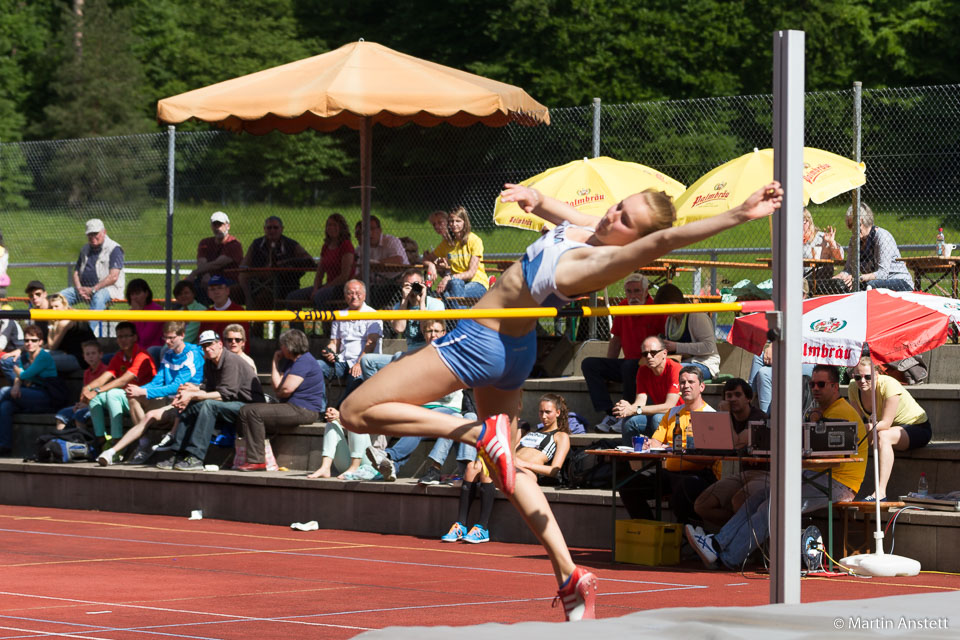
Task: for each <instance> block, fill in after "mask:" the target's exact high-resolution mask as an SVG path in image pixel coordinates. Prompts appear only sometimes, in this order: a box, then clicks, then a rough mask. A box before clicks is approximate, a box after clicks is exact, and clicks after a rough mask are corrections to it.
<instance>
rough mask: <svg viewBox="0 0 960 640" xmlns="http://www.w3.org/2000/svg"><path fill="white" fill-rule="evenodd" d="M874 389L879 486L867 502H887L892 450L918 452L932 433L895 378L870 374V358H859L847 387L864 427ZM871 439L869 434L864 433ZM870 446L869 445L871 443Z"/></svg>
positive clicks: (923, 412) (925, 418) (909, 396)
mask: <svg viewBox="0 0 960 640" xmlns="http://www.w3.org/2000/svg"><path fill="white" fill-rule="evenodd" d="M874 383H875V384H876V388H877V412H876V413H877V426H876V431H877V433H878V434H879V435H880V440H879V442H878V443H877V446H878V449H879V452H880V458H879V460H878V464H879V475H880V482H879V485H878V486H877V487H876V490H875V491H874V493H873V495H872V496H870V497H868V498H867V500H876V499H879V500H880V501H881V502H882V501H884V500H886V499H887V497H886V496H887V482H888V481H889V480H890V473H891V472H892V471H893V459H894V453H893V452H894V450H896V451H906V450H908V449H919V448H920V447H923V446H926V444H927V443H928V442H930V438H931V437H932V435H933V429H932V428H931V426H930V420H928V419H927V412H926V411H924V410H923V407H921V406H920V405H919V404H917V401H916V400H914V399H913V396H911V395H910V393H909V392H908V391H907V390H906V389H904V388H903V385H901V384H900V383H899V382H897V380H896V379H895V378H891V377H890V376H885V375H881V374H880V371H879V369H878V370H877V371H876V372H874V373H873V374H871V372H870V358H862V359H861V360H860V362H859V364H857V366H856V367H855V368H854V370H853V382H852V383H851V384H850V386H849V387H847V396H848V397H849V398H850V404H851V405H853V407H854V409H856V410H857V412H858V413H859V414H860V415H861V416H863V419H864V424H866V423H867V419H868V418H869V417H870V415H871V413H873V388H874ZM867 436H868V437H869V438H873V431H872V430H869V431H867ZM871 442H873V441H872V440H871Z"/></svg>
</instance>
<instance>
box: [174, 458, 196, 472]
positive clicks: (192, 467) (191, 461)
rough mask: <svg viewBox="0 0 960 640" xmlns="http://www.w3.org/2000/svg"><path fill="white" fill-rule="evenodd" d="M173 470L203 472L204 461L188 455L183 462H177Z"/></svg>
mask: <svg viewBox="0 0 960 640" xmlns="http://www.w3.org/2000/svg"><path fill="white" fill-rule="evenodd" d="M173 468H174V469H176V470H177V471H203V460H201V459H200V458H198V457H196V456H189V455H188V456H187V457H185V458H184V459H183V460H177V462H176V464H174V465H173Z"/></svg>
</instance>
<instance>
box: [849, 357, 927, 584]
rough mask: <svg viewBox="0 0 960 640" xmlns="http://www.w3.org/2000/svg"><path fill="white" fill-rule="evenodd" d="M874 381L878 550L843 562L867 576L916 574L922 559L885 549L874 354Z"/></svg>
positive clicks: (874, 446)
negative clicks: (881, 525)
mask: <svg viewBox="0 0 960 640" xmlns="http://www.w3.org/2000/svg"><path fill="white" fill-rule="evenodd" d="M869 355H870V347H869V345H867V344H864V346H863V351H862V353H861V357H863V356H869ZM870 381H871V384H872V386H873V392H872V393H873V409H872V410H871V412H870V421H871V423H872V424H871V425H870V429H871V430H872V431H873V496H874V506H873V508H874V519H875V522H876V525H877V526H876V531H874V533H873V538H874V540H875V541H876V551H875V552H874V553H862V554H859V555H853V556H847V557H846V558H843V559H841V560H840V565H841V566H843V567H846V568H847V569H849V570H850V571H852V572H853V573H856V574H858V575H864V576H887V577H889V576H915V575H917V574H919V573H920V563H919V562H917V561H916V560H914V559H912V558H907V557H905V556H898V555H894V554H891V553H888V554H884V552H883V529H881V528H880V498H881V497H884V496H879V495H877V491H879V486H878V485H879V484H880V444H879V438H877V371H876V367H875V366H874V364H873V357H870Z"/></svg>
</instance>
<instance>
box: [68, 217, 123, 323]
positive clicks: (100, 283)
mask: <svg viewBox="0 0 960 640" xmlns="http://www.w3.org/2000/svg"><path fill="white" fill-rule="evenodd" d="M86 234H87V244H85V245H83V248H82V249H81V250H80V256H79V257H78V258H77V264H76V268H75V269H74V271H73V286H72V287H67V288H66V289H64V290H63V291H61V292H60V295H62V296H63V297H64V298H66V299H67V302H68V303H69V304H70V305H76V304H77V303H79V302H87V303H89V304H90V309H92V310H95V311H96V310H102V309H106V308H107V305H109V304H110V301H111V300H112V299H113V298H122V297H123V289H124V275H123V259H124V257H123V247H121V246H120V245H119V244H117V242H116V241H114V240H112V239H111V238H110V237H109V236H108V235H107V231H106V228H105V227H104V225H103V221H102V220H100V219H98V218H91V219H90V220H87V224H86ZM100 326H101V323H100V321H99V320H91V321H90V329H91V330H92V331H93V332H94V334H95V335H98V336H99V335H101V334H100V333H99V331H100Z"/></svg>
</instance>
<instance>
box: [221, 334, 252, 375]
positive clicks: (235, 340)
mask: <svg viewBox="0 0 960 640" xmlns="http://www.w3.org/2000/svg"><path fill="white" fill-rule="evenodd" d="M223 346H225V347H226V348H227V351H230V352H233V353H235V354H237V355H238V356H240V357H241V358H243V359H244V361H245V362H246V363H247V364H249V365H250V368H252V369H253V370H254V371H256V370H257V365H256V363H255V362H254V361H253V358H251V357H250V356H248V355H247V354H246V353H244V351H243V350H244V348H245V347H246V346H247V332H246V331H244V329H243V325H241V324H228V325H227V326H226V327H224V329H223Z"/></svg>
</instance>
